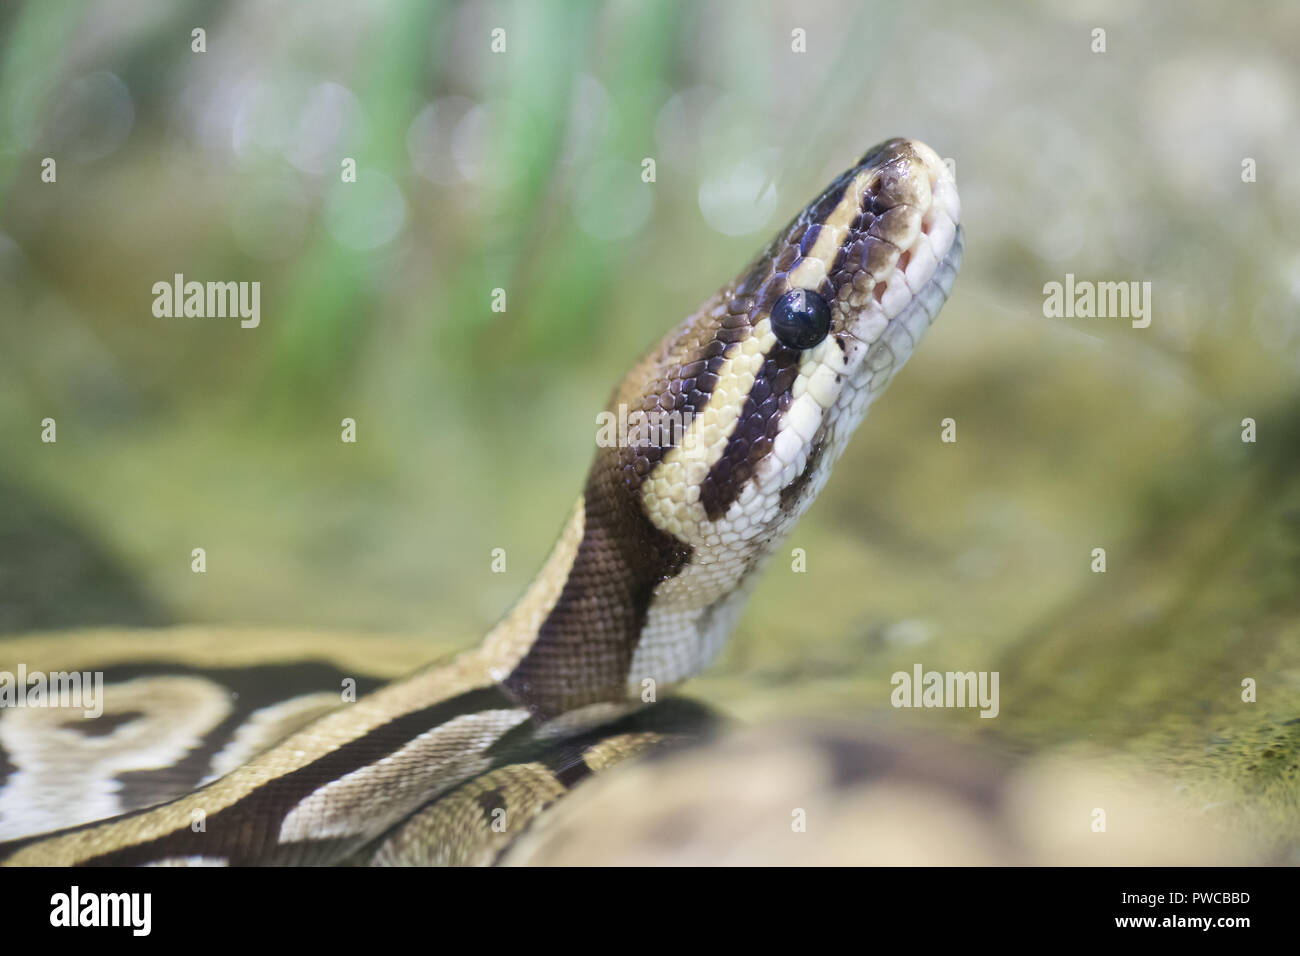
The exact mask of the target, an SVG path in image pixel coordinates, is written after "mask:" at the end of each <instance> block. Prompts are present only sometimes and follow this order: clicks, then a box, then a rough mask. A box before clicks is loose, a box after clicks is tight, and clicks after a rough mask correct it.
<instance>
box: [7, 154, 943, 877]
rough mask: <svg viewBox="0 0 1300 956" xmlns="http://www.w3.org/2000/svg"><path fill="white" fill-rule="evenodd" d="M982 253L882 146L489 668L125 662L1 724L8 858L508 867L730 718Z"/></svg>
mask: <svg viewBox="0 0 1300 956" xmlns="http://www.w3.org/2000/svg"><path fill="white" fill-rule="evenodd" d="M963 246H964V235H963V230H962V226H961V214H960V202H959V199H958V195H957V189H956V183H955V178H954V175H953V171H952V168H951V167H950V166H949V165H948V164H946V163H945V162H944V161H943V160H941V159H940V157H939V155H938V154H937V153H936V152H935V151H934V150H933V149H931V148H930V147H929V146H926V145H925V144H923V143H921V142H919V141H916V140H913V139H904V138H895V139H890V140H887V141H885V142H883V143H880V144H879V145H877V146H875V147H874V148H872V149H870V150H869V151H867V152H866V153H865V154H864V155H862V156H861V158H860V159H858V161H857V162H855V163H854V164H853V165H851V166H850V167H849V168H848V169H846V170H845V171H844V172H843V173H842V174H840V175H839V176H837V177H836V178H835V179H834V180H833V181H832V182H831V183H830V184H829V185H828V186H826V187H825V189H823V190H822V192H821V193H820V194H819V195H817V196H816V197H815V198H814V199H813V200H812V201H811V202H809V203H808V204H807V205H806V206H805V207H804V208H803V209H802V210H801V211H799V212H798V213H797V214H796V215H795V216H794V217H793V218H792V219H791V220H790V221H789V223H788V224H787V225H786V226H785V227H784V228H782V229H780V230H779V231H778V232H777V233H776V235H775V236H774V237H773V238H772V239H771V241H770V242H769V243H768V244H767V245H766V246H765V247H764V248H763V249H762V250H761V251H760V252H759V253H758V254H757V256H755V257H754V258H753V259H752V260H751V261H750V262H749V263H748V264H747V265H746V266H745V267H744V268H743V269H741V270H740V271H739V272H738V273H737V274H736V275H735V276H734V277H733V278H732V279H731V280H730V281H728V282H727V283H726V284H725V285H723V286H722V287H721V288H720V289H718V291H717V292H716V293H715V294H714V295H712V296H711V297H710V298H709V299H707V300H706V301H705V302H704V303H703V304H702V305H701V306H700V307H699V308H698V309H697V310H696V311H695V312H694V313H692V314H691V315H689V316H688V317H687V318H685V320H683V321H681V322H680V323H679V324H678V325H677V326H676V327H675V328H673V329H672V330H671V331H669V332H668V333H667V335H665V336H664V337H663V338H662V339H661V340H660V341H659V342H658V343H657V344H655V345H654V346H653V347H651V348H650V349H649V350H648V351H647V352H645V353H644V355H643V356H642V357H641V358H640V360H639V361H637V362H636V363H635V364H634V365H633V367H632V368H631V370H630V371H629V372H628V373H627V374H626V376H625V377H624V378H623V379H622V381H621V382H620V383H619V384H618V385H617V387H616V388H615V389H614V390H613V393H612V394H611V396H610V398H609V401H608V403H607V405H606V407H605V412H606V413H607V414H608V416H609V417H608V418H607V419H605V420H606V421H615V422H618V423H619V425H618V427H611V428H608V429H604V430H603V431H602V432H601V433H599V434H598V435H597V436H596V441H595V442H594V444H595V449H594V453H593V459H592V464H591V467H590V469H589V471H588V473H587V476H586V481H585V484H584V486H583V488H582V489H581V491H580V493H579V495H578V497H577V500H576V502H575V503H574V505H573V506H572V509H571V510H570V512H569V514H568V518H567V520H566V521H565V523H564V525H563V528H562V530H561V532H560V534H559V537H558V540H557V541H556V543H555V545H554V547H553V549H552V551H551V552H550V555H549V557H548V558H547V559H546V561H545V563H544V564H543V566H542V567H541V569H540V571H539V572H538V573H537V575H536V576H535V578H534V579H533V580H532V581H531V583H530V584H529V585H528V586H527V587H526V588H525V590H524V592H523V594H522V596H521V597H520V598H519V600H518V601H517V603H516V604H515V605H514V606H513V607H512V609H511V610H510V611H508V612H507V613H506V614H505V615H504V617H502V618H501V619H500V620H499V622H498V623H497V624H496V625H495V626H494V627H492V628H491V629H490V630H489V632H488V633H487V635H486V636H485V637H484V638H483V639H482V641H481V642H480V643H479V644H478V645H477V646H475V647H473V648H471V649H468V650H464V651H461V652H459V653H457V654H455V655H453V656H451V657H450V658H444V659H440V660H438V661H435V662H434V663H431V664H425V665H423V666H420V667H417V668H416V669H414V670H413V671H412V672H410V673H407V674H405V675H404V676H395V677H391V678H390V679H384V678H386V677H389V675H386V674H382V673H379V672H380V671H382V670H383V669H382V668H371V671H372V672H373V673H368V674H363V673H362V671H361V670H360V669H359V668H363V667H364V666H365V665H364V663H359V662H364V658H365V651H364V647H361V648H360V649H352V650H349V651H347V652H337V651H331V650H330V648H329V646H328V645H329V642H328V641H326V640H325V639H324V638H321V639H320V640H319V641H316V640H311V639H309V640H307V641H306V642H305V645H306V646H304V647H303V648H301V652H302V658H298V657H295V656H293V655H292V654H287V653H286V656H284V657H282V658H279V659H276V660H263V661H257V660H239V661H237V660H233V659H228V660H224V661H223V660H217V659H215V658H214V657H213V656H212V654H214V653H216V652H214V651H212V650H211V648H210V647H209V648H208V650H207V651H206V653H207V655H208V656H207V657H206V658H205V657H204V654H203V653H199V652H198V651H196V650H195V641H194V640H189V641H188V642H187V640H185V639H183V635H182V636H180V637H178V638H177V640H176V641H175V642H173V643H174V644H175V648H174V650H175V651H176V654H175V657H176V660H173V661H169V660H168V658H167V654H166V652H167V650H168V648H166V647H163V648H158V647H156V646H155V647H154V649H153V650H151V651H149V652H142V653H145V657H143V658H135V659H133V658H132V657H131V656H130V654H128V653H125V652H119V653H117V655H116V657H112V656H111V655H110V658H111V660H110V663H111V665H112V666H105V667H104V671H103V672H104V677H105V681H106V684H105V688H104V695H103V696H104V699H105V705H104V713H103V715H102V716H101V717H100V718H99V720H87V721H82V720H80V719H78V718H69V717H68V715H67V714H66V713H60V712H59V711H58V710H57V709H46V710H41V709H36V708H29V709H19V708H9V709H0V839H4V840H5V842H4V843H0V861H3V863H4V864H6V865H18V866H24V865H26V866H30V865H109V866H122V865H216V866H221V865H235V866H244V865H330V864H376V865H385V864H389V865H391V864H405V863H479V862H492V861H493V860H495V859H498V858H499V857H500V856H501V854H503V853H504V852H505V851H506V850H507V849H508V848H509V846H510V845H511V844H512V843H513V842H514V841H515V840H516V839H517V838H518V837H519V835H520V834H521V833H524V832H526V831H527V830H528V829H529V827H530V826H531V825H532V824H533V823H534V822H535V821H536V820H537V819H538V818H539V817H540V816H542V815H544V814H545V813H546V811H547V810H548V808H549V807H551V806H552V805H553V804H555V803H556V802H557V801H559V800H560V799H561V798H562V797H563V796H564V795H565V794H566V793H567V792H568V791H569V790H571V789H573V788H574V787H576V786H579V785H581V783H582V781H583V780H584V779H585V778H586V777H588V776H591V775H592V774H594V773H600V772H601V771H602V770H603V769H605V768H607V767H610V766H613V765H615V764H617V763H619V762H621V761H624V760H627V759H630V758H633V757H637V756H639V755H642V754H645V753H647V752H648V751H652V750H654V749H655V748H656V747H657V746H659V745H661V744H662V743H663V742H664V741H670V740H672V739H675V738H677V737H680V736H684V735H689V734H691V733H694V732H696V731H697V730H698V728H699V726H700V725H701V724H707V723H708V721H709V718H708V715H707V713H701V712H699V708H695V707H692V706H691V705H687V704H684V703H681V702H678V703H674V698H673V697H672V692H673V691H674V690H675V689H676V688H677V687H679V686H680V685H681V684H682V682H684V681H685V680H687V679H688V678H689V677H691V676H692V675H694V674H696V673H698V672H700V671H701V670H702V669H704V668H706V667H707V666H708V665H709V664H710V662H711V661H713V659H714V658H715V657H716V656H717V654H718V653H719V651H720V649H721V648H722V646H723V644H724V642H725V640H726V638H727V636H728V634H729V633H730V632H731V630H732V629H733V627H734V626H735V624H736V622H737V620H738V618H739V616H740V614H741V612H742V609H743V608H744V606H745V604H746V601H747V599H748V597H749V595H750V594H751V593H752V592H753V590H754V588H755V586H756V582H757V581H758V580H759V579H760V576H761V572H762V569H763V567H764V566H765V564H767V563H768V560H769V559H770V558H771V557H772V556H773V555H774V554H775V553H776V552H777V551H778V550H779V549H780V547H781V545H782V542H783V541H784V540H785V538H786V536H787V535H788V534H789V532H790V531H791V529H792V528H793V527H794V525H795V523H796V522H797V521H798V520H799V518H800V517H801V516H802V515H803V514H804V512H806V511H807V509H808V508H809V506H810V505H811V504H812V502H813V501H814V499H815V498H816V497H817V495H818V494H819V492H820V491H821V490H822V488H823V487H824V486H825V484H826V482H827V481H828V479H829V477H830V474H831V470H832V467H833V465H834V464H835V462H836V461H837V460H838V459H839V458H840V456H841V455H842V453H843V452H844V450H845V448H846V447H847V445H848V442H849V439H850V437H851V435H852V433H853V432H854V430H855V429H856V427H857V426H858V424H859V423H860V422H861V421H862V419H863V418H864V416H865V415H866V412H867V409H868V407H869V406H870V405H871V403H872V402H873V400H874V399H875V398H876V397H877V396H879V395H880V394H881V393H882V392H883V391H884V390H885V388H886V387H887V386H888V384H889V383H890V381H891V380H892V379H893V377H894V376H895V374H896V373H897V372H898V371H899V370H900V369H901V368H902V366H903V365H904V363H905V362H906V361H907V360H908V358H909V357H910V356H911V354H912V353H913V351H914V350H915V349H916V347H917V345H918V343H919V342H920V340H921V338H922V336H923V335H924V334H925V333H926V331H927V330H928V329H929V327H930V326H931V324H932V323H933V322H934V320H935V318H936V316H937V315H938V313H939V311H940V309H941V307H942V306H943V305H944V303H945V302H946V300H947V298H948V295H949V292H950V290H951V288H952V284H953V281H954V279H955V277H956V274H957V272H958V269H959V267H960V265H961V258H962V251H963ZM624 422H626V423H627V424H626V426H624V425H623V424H622V423H624ZM647 423H649V424H650V427H647ZM665 423H668V424H670V425H671V427H659V426H664V425H665ZM810 623H815V622H810ZM191 637H192V635H191ZM154 643H155V644H156V643H157V642H154ZM164 643H166V642H164ZM208 643H209V644H210V643H211V641H210V640H209V642H208ZM106 646H107V645H106ZM183 648H188V649H189V654H188V656H185V655H183V654H182V653H181V650H182V649H183ZM12 652H13V651H12V649H11V650H10V653H12ZM26 653H27V656H28V662H27V666H28V669H29V670H30V669H36V668H37V667H38V666H39V665H40V664H41V663H42V660H52V658H44V659H43V658H41V657H40V654H39V651H38V650H29V651H27V652H26ZM331 662H332V663H331ZM182 664H183V666H181V665H182ZM348 674H351V675H352V680H353V683H354V686H355V687H356V689H357V690H358V691H359V692H358V693H356V694H355V699H346V700H340V698H339V692H338V687H339V684H338V681H339V680H340V677H341V675H343V679H344V681H345V682H346V680H347V676H346V675H348ZM359 675H360V676H359ZM661 698H663V699H662V700H661ZM91 771H94V777H95V779H93V780H87V779H84V778H85V775H87V774H90V773H91Z"/></svg>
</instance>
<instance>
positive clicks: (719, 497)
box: [700, 343, 803, 521]
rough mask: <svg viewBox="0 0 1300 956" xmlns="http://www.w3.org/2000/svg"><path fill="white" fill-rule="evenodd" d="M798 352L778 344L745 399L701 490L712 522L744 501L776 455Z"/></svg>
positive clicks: (792, 384)
mask: <svg viewBox="0 0 1300 956" xmlns="http://www.w3.org/2000/svg"><path fill="white" fill-rule="evenodd" d="M802 354H803V353H802V352H800V351H799V350H798V349H792V348H787V347H786V346H784V345H781V344H779V343H778V344H777V345H775V346H773V347H772V350H771V351H770V352H768V354H767V359H766V361H764V362H763V367H762V368H761V369H760V370H759V373H758V375H757V376H756V377H755V379H754V385H753V387H752V388H751V389H750V391H749V395H748V397H746V399H745V405H744V408H743V409H741V412H740V417H739V418H738V419H737V421H736V427H735V428H734V429H733V430H732V432H731V437H729V438H728V439H727V447H726V448H725V449H724V450H723V452H722V457H721V458H719V459H718V460H717V461H716V462H714V464H713V467H711V468H710V469H709V473H708V475H707V476H706V477H705V479H704V486H703V487H702V488H701V489H700V503H701V504H702V505H704V513H705V515H706V516H708V519H709V520H710V521H717V520H718V519H719V518H721V517H722V516H723V515H725V514H726V513H727V509H728V508H730V507H731V505H732V503H733V502H734V501H735V500H736V499H737V498H739V497H740V492H741V491H742V490H743V489H744V487H745V482H747V481H749V480H750V479H751V478H752V477H753V476H754V469H755V468H756V467H757V466H758V463H759V462H760V461H762V460H763V458H764V457H766V456H767V455H768V454H770V453H771V451H772V442H773V441H775V440H776V433H777V428H778V426H779V425H780V423H781V415H782V413H783V412H784V411H785V410H786V409H787V408H789V407H790V390H791V389H792V388H793V387H794V382H795V379H796V378H797V377H798V376H799V359H800V356H801V355H802Z"/></svg>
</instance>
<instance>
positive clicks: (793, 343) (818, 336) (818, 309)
mask: <svg viewBox="0 0 1300 956" xmlns="http://www.w3.org/2000/svg"><path fill="white" fill-rule="evenodd" d="M830 330H831V307H830V306H829V305H827V304H826V300H825V299H823V298H822V297H821V296H819V295H818V294H817V293H816V292H810V291H809V290H807V289H791V290H790V291H789V292H787V293H786V294H785V295H783V296H781V298H779V299H777V300H776V307H775V308H773V309H772V331H773V332H775V333H776V337H777V338H778V339H780V340H781V343H782V344H783V345H788V346H789V347H790V348H792V349H810V348H812V347H813V346H814V345H816V344H817V343H818V342H820V341H821V340H822V339H824V338H826V333H827V332H829V331H830Z"/></svg>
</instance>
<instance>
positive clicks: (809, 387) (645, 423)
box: [506, 139, 962, 713]
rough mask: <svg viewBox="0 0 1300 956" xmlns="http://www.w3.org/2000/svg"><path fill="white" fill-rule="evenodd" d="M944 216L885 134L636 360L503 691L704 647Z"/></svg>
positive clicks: (703, 652)
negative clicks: (530, 639)
mask: <svg viewBox="0 0 1300 956" xmlns="http://www.w3.org/2000/svg"><path fill="white" fill-rule="evenodd" d="M959 218H960V207H959V203H958V199H957V189H956V186H955V184H954V182H953V177H952V174H951V172H950V171H949V169H948V168H947V167H946V166H945V164H944V163H943V162H942V161H941V160H940V159H939V157H938V155H936V154H935V152H934V151H933V150H932V149H930V148H929V147H928V146H925V145H923V144H921V143H918V142H916V141H914V140H906V139H892V140H889V141H888V142H885V143H882V144H881V145H879V146H877V147H875V148H874V149H872V150H870V151H869V152H868V153H867V154H866V155H864V156H863V157H862V158H861V159H860V160H859V161H858V162H857V163H855V164H854V165H853V166H852V167H851V168H850V169H848V170H846V171H845V172H844V173H843V174H841V175H840V176H838V177H837V178H836V179H835V181H834V182H832V183H831V184H830V185H829V186H828V187H827V188H826V189H825V190H824V191H823V192H822V194H821V195H820V196H818V197H817V198H816V199H814V200H813V201H812V202H811V203H809V204H808V205H807V206H806V207H804V209H803V211H802V212H800V213H799V214H798V215H797V216H795V217H794V219H792V220H791V221H790V223H789V224H788V225H786V227H785V228H784V229H782V230H781V231H780V232H778V233H777V235H776V236H775V237H774V238H773V239H772V241H771V242H770V243H769V244H768V245H767V246H766V248H764V249H763V251H762V252H760V253H759V255H758V256H757V257H756V258H755V259H754V260H753V261H752V262H751V263H750V264H749V265H748V266H746V268H745V269H743V270H742V271H741V272H740V273H739V274H738V275H737V276H736V278H735V279H733V280H732V281H731V282H729V283H727V284H726V285H725V286H723V287H722V288H721V289H720V290H719V291H718V292H717V293H716V294H715V295H714V296H713V297H712V298H710V299H709V300H708V301H707V302H705V303H704V305H703V306H701V307H700V309H699V310H697V311H696V312H695V313H694V314H693V315H691V316H690V317H688V318H687V319H686V320H685V321H684V322H682V323H681V324H680V325H679V326H678V327H677V328H676V329H674V330H673V331H672V332H670V333H669V334H668V335H667V336H666V337H665V338H664V339H663V340H662V341H661V342H660V343H659V344H658V345H656V346H655V347H654V348H652V349H651V350H650V351H649V352H648V353H647V354H646V355H645V356H644V357H643V358H642V360H641V361H640V362H639V363H638V364H637V365H636V366H635V367H634V368H633V369H632V370H631V372H629V373H628V375H627V376H626V377H625V378H624V380H623V382H622V384H621V385H620V386H619V387H618V389H617V390H616V391H615V393H614V395H613V397H612V399H611V402H610V404H609V406H608V407H607V409H606V411H605V412H603V413H602V415H603V416H605V417H606V421H607V422H612V423H615V424H614V425H612V426H611V427H610V428H608V429H606V430H604V432H603V434H599V435H598V436H597V445H598V448H597V452H596V459H595V462H594V463H593V465H592V468H591V471H590V472H589V474H588V480H587V486H586V489H585V491H584V494H583V496H582V499H581V501H580V502H579V505H578V508H577V510H576V512H575V514H574V516H573V518H572V519H571V521H570V525H569V528H568V530H567V531H566V537H565V538H564V539H563V540H562V543H561V546H560V547H559V548H558V549H557V552H556V556H555V558H554V559H553V560H554V562H555V565H556V567H558V568H560V569H561V570H560V571H559V572H557V573H556V575H555V576H554V579H555V580H556V581H557V582H559V581H562V582H563V588H562V590H561V591H559V592H558V593H556V594H555V596H554V597H553V598H549V599H548V600H550V601H553V604H552V605H551V606H550V610H549V611H548V612H546V614H545V617H544V619H543V620H542V621H541V624H540V627H539V629H538V635H539V636H538V640H537V641H536V643H535V644H534V645H532V646H531V647H530V649H529V650H528V653H527V655H526V657H525V659H524V660H523V661H522V662H521V663H520V665H519V667H518V668H517V669H516V670H515V671H514V672H513V673H512V675H511V677H510V679H509V680H508V681H507V685H508V686H509V687H510V689H511V690H512V691H514V692H515V693H516V694H517V695H518V696H519V697H521V698H523V699H525V700H527V701H528V702H529V703H530V705H532V706H534V707H535V708H536V709H537V710H539V711H541V712H546V713H558V712H563V711H565V710H567V709H569V708H572V707H575V706H578V705H581V704H585V703H591V702H593V701H598V700H608V699H610V698H612V697H614V696H616V695H618V694H621V693H632V694H637V693H639V692H640V691H641V690H642V689H643V688H644V686H645V681H647V680H651V681H653V682H654V683H655V685H656V686H658V685H661V684H672V683H675V682H677V681H679V680H681V679H683V678H685V677H687V676H689V675H690V674H692V673H694V672H696V671H697V670H699V669H700V668H702V667H703V666H705V665H706V664H707V663H708V662H709V660H711V659H712V657H713V656H714V655H715V654H716V652H717V651H718V649H719V648H720V647H721V645H722V642H723V640H724V638H725V637H726V634H727V633H728V632H729V631H730V629H731V627H732V625H733V624H734V621H735V618H736V617H737V615H738V614H739V611H740V609H741V607H742V606H743V603H744V600H745V597H746V595H747V594H748V591H749V588H750V586H751V585H752V584H753V581H754V579H755V578H756V571H757V569H758V567H759V566H760V565H761V563H762V561H763V559H764V558H765V557H767V556H768V555H770V554H771V553H772V552H773V550H774V549H775V548H776V547H777V546H778V545H779V544H780V542H781V541H782V540H783V539H784V538H785V536H786V534H787V533H788V532H789V531H790V529H791V528H792V527H793V526H794V523H795V522H796V521H797V520H798V518H799V516H800V515H801V514H802V513H803V512H804V511H805V510H806V509H807V508H808V506H809V505H810V504H811V502H812V501H813V499H814V498H815V497H816V495H817V493H818V492H819V491H820V490H821V488H822V486H823V485H824V484H825V482H826V480H827V478H828V477H829V475H830V471H831V466H832V464H833V463H834V462H835V460H836V459H837V458H838V457H839V455H840V453H841V452H842V451H843V449H844V447H845V445H846V444H847V442H848V439H849V436H850V435H851V434H852V432H853V430H854V428H855V427H856V426H857V424H858V423H859V422H860V421H861V420H862V417H863V416H864V415H865V414H866V410H867V406H868V405H869V404H870V403H871V401H872V400H873V399H874V398H875V397H876V396H877V395H879V394H880V393H881V391H883V390H884V388H885V386H886V385H888V383H889V381H890V379H892V378H893V376H894V374H895V373H896V372H897V371H898V370H899V368H901V367H902V365H903V363H904V362H905V361H906V360H907V358H908V356H909V355H910V354H911V352H912V350H913V349H914V348H915V347H916V344H917V342H918V341H919V339H920V337H921V335H922V334H923V333H924V332H925V331H926V329H927V328H928V327H929V325H930V323H931V321H932V320H933V319H934V317H935V315H937V314H938V311H939V308H940V307H941V306H942V305H943V302H944V301H945V299H946V298H947V295H948V291H949V289H950V288H951V286H952V281H953V278H954V277H955V275H956V273H957V268H958V266H959V265H960V260H961V249H962V236H961V229H960V227H959V225H958V222H959ZM598 421H599V419H598ZM564 541H568V542H570V544H567V545H566V544H564V543H563V542H564ZM539 603H542V602H539ZM526 606H528V605H527V603H526ZM531 627H532V625H531V624H529V625H528V627H524V626H522V625H521V626H520V627H519V628H517V630H518V631H519V632H522V633H531V632H530V631H529V630H528V628H531ZM506 632H510V631H509V629H508V628H507V629H506ZM510 633H513V632H510Z"/></svg>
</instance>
